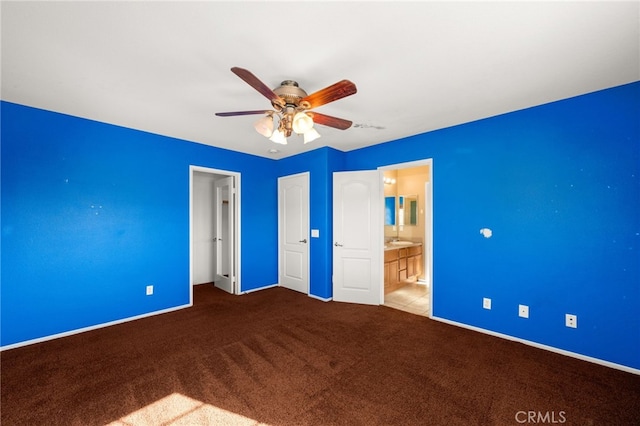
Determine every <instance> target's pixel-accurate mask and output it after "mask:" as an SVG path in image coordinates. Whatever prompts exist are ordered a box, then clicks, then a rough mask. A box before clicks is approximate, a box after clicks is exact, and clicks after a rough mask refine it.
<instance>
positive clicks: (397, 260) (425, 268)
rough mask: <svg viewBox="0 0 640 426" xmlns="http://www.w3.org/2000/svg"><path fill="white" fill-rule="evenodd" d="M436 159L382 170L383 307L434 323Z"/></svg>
mask: <svg viewBox="0 0 640 426" xmlns="http://www.w3.org/2000/svg"><path fill="white" fill-rule="evenodd" d="M432 163H433V161H432V159H425V160H419V161H412V162H408V163H401V164H393V165H389V166H384V167H380V168H379V169H380V170H382V171H383V174H384V197H385V199H384V204H385V225H384V241H385V250H384V290H383V291H384V295H383V300H384V305H385V306H388V307H391V308H395V309H400V310H403V311H407V312H411V313H414V314H417V315H423V316H428V317H431V315H432V311H433V310H432V306H433V268H432V265H433V262H432V260H433V254H432V253H433V230H432V227H433V222H432V217H433V208H432V187H433V180H432V171H433V167H432Z"/></svg>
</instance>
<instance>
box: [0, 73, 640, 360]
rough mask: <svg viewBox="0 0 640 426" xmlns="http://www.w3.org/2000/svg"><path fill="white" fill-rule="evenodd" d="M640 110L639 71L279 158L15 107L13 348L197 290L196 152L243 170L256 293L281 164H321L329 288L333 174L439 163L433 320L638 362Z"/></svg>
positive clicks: (316, 225) (318, 187) (314, 217)
mask: <svg viewBox="0 0 640 426" xmlns="http://www.w3.org/2000/svg"><path fill="white" fill-rule="evenodd" d="M639 116H640V83H634V84H629V85H625V86H621V87H616V88H613V89H609V90H604V91H600V92H596V93H592V94H588V95H584V96H580V97H576V98H571V99H567V100H563V101H560V102H555V103H551V104H547V105H543V106H539V107H535V108H529V109H526V110H522V111H518V112H514V113H510V114H505V115H501V116H498V117H493V118H489V119H486V120H481V121H477V122H473V123H468V124H464V125H460V126H455V127H452V128H448V129H444V130H440V131H435V132H429V133H425V134H422V135H417V136H414V137H410V138H406V139H402V140H398V141H393V142H389V143H386V144H381V145H376V146H372V147H368V148H364V149H360V150H355V151H351V152H347V153H343V152H340V151H336V150H334V149H330V148H322V149H318V150H315V151H312V152H308V153H304V154H300V155H297V156H294V157H290V158H286V159H283V160H279V161H273V160H268V159H262V158H259V157H254V156H250V155H244V154H240V153H235V152H231V151H226V150H221V149H217V148H213V147H208V146H204V145H199V144H194V143H189V142H185V141H180V140H175V139H171V138H166V137H162V136H157V135H151V134H147V133H143V132H138V131H134V130H130V129H124V128H120V127H116V126H111V125H106V124H101V123H97V122H93V121H88V120H83V119H78V118H74V117H68V116H65V115H61V114H56V113H51V112H46V111H41V110H36V109H32V108H27V107H23V106H18V105H14V104H10V103H2V151H1V153H2V194H1V195H2V223H1V229H2V257H1V260H2V277H1V278H2V300H1V306H0V307H1V309H2V312H1V314H2V318H1V319H2V329H1V331H2V340H1V344H2V345H3V346H4V345H9V344H13V343H16V342H22V341H27V340H30V339H34V338H38V337H44V336H49V335H52V334H56V333H60V332H64V331H70V330H75V329H78V328H82V327H86V326H91V325H97V324H102V323H105V322H108V321H112V320H117V319H123V318H128V317H131V316H135V315H139V314H144V313H150V312H154V311H157V310H161V309H164V308H169V307H174V306H180V305H182V304H185V303H188V278H189V277H188V273H189V265H188V263H189V259H188V256H189V247H188V245H189V241H188V227H189V218H188V166H189V165H190V164H194V165H200V166H205V167H212V168H218V169H224V170H230V171H237V172H240V173H241V174H242V199H243V200H244V205H245V208H243V209H242V283H243V290H249V289H254V288H260V287H263V286H266V285H270V284H274V283H276V282H277V263H278V262H277V177H279V176H285V175H289V174H293V173H299V172H304V171H309V172H310V176H311V182H310V183H311V194H310V196H311V198H310V204H311V224H310V225H311V228H312V229H319V230H320V238H318V239H311V255H310V256H311V265H310V267H311V283H310V287H311V293H312V294H314V295H316V296H319V297H323V298H328V297H331V269H332V264H331V253H332V250H331V241H332V227H331V211H332V207H331V204H332V203H331V200H332V192H331V188H332V173H333V172H334V171H342V170H363V169H375V168H377V167H379V166H383V165H390V164H397V163H402V162H408V161H414V160H419V159H426V158H432V159H433V196H434V200H433V206H434V217H433V223H434V251H433V256H434V281H433V285H434V306H433V310H434V315H435V316H437V317H441V318H445V319H448V320H452V321H456V322H460V323H465V324H468V325H471V326H476V327H481V328H484V329H487V330H492V331H495V332H499V333H504V334H508V335H511V336H514V337H518V338H521V339H526V340H530V341H533V342H538V343H541V344H544V345H549V346H553V347H556V348H560V349H564V350H568V351H572V352H575V353H579V354H583V355H586V356H590V357H595V358H598V359H602V360H605V361H610V362H613V363H617V364H621V365H625V366H629V367H632V368H636V369H638V368H640V319H639V317H638V312H640V129H639V124H638V117H639ZM247 200H252V204H253V203H255V204H256V205H260V206H261V208H260V209H259V210H258V209H251V208H246V206H247V204H246V201H247ZM100 206H102V207H100ZM485 227H487V228H491V229H492V230H493V236H492V237H491V238H489V239H486V238H484V237H483V236H482V235H481V234H480V232H479V230H480V229H481V228H485ZM256 236H260V238H256ZM147 284H154V286H155V288H156V294H155V295H154V297H151V298H149V297H146V296H144V287H145V286H146V285H147ZM483 297H490V298H491V299H492V300H493V308H492V309H491V310H484V309H482V298H483ZM518 304H525V305H529V307H530V318H529V319H522V318H519V317H518V316H517V308H518ZM565 313H572V314H576V315H577V316H578V328H577V329H569V328H567V327H565V326H564V314H565Z"/></svg>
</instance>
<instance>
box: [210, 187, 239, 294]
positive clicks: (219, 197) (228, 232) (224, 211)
mask: <svg viewBox="0 0 640 426" xmlns="http://www.w3.org/2000/svg"><path fill="white" fill-rule="evenodd" d="M233 183H234V180H233V176H229V177H226V178H224V179H218V180H216V181H215V190H216V196H215V200H216V201H215V202H216V206H215V236H214V241H215V252H216V254H215V259H216V268H215V269H216V279H215V286H216V287H218V288H220V289H222V290H224V291H226V292H228V293H234V283H235V271H234V259H233V257H234V253H235V250H234V246H233V244H234V235H233V232H234V229H235V227H234V223H233V220H234V217H235V214H234V210H235V205H236V202H235V199H236V197H235V196H236V193H235V188H234V184H233Z"/></svg>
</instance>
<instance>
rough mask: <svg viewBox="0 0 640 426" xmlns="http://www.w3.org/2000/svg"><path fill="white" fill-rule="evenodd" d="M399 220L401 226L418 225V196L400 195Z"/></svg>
mask: <svg viewBox="0 0 640 426" xmlns="http://www.w3.org/2000/svg"><path fill="white" fill-rule="evenodd" d="M398 222H399V224H400V226H407V225H409V226H416V225H418V196H417V195H400V196H398Z"/></svg>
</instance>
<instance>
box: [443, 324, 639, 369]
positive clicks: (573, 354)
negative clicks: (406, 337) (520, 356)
mask: <svg viewBox="0 0 640 426" xmlns="http://www.w3.org/2000/svg"><path fill="white" fill-rule="evenodd" d="M430 318H431V319H433V320H436V321H440V322H443V323H446V324H450V325H455V326H457V327H462V328H466V329H469V330H473V331H477V332H480V333H484V334H488V335H490V336H495V337H500V338H502V339H506V340H511V341H514V342H518V343H522V344H525V345H528V346H533V347H535V348H538V349H544V350H547V351H550V352H555V353H558V354H561V355H565V356H570V357H572V358H577V359H580V360H582V361H588V362H592V363H594V364H600V365H604V366H605V367H609V368H615V369H616V370H622V371H626V372H627V373H631V374H638V375H640V369H637V368H632V367H628V366H626V365H622V364H616V363H615V362H610V361H605V360H602V359H599V358H594V357H590V356H586V355H582V354H579V353H576V352H571V351H566V350H564V349H559V348H555V347H553V346H548V345H543V344H541V343H536V342H532V341H530V340H526V339H520V338H519V337H513V336H510V335H508V334H503V333H498V332H495V331H491V330H487V329H484V328H480V327H475V326H473V325H468V324H464V323H461V322H456V321H451V320H448V319H445V318H440V317H436V316H434V315H431V316H430Z"/></svg>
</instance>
